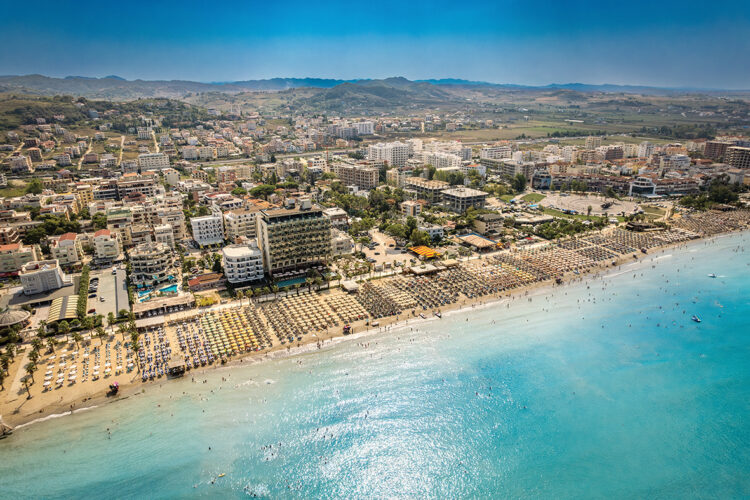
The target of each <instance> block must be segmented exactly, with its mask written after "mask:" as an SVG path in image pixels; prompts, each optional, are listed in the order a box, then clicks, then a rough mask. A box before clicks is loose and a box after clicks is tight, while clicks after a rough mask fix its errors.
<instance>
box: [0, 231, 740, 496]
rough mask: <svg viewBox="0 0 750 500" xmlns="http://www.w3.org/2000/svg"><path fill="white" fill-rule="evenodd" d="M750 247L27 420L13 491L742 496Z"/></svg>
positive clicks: (679, 256)
mask: <svg viewBox="0 0 750 500" xmlns="http://www.w3.org/2000/svg"><path fill="white" fill-rule="evenodd" d="M749 243H750V235H748V234H743V235H734V236H731V237H724V238H719V239H717V240H714V241H711V242H708V243H706V242H697V243H693V244H691V245H689V247H688V248H687V249H672V250H667V251H666V252H665V253H663V254H658V255H655V256H654V257H649V260H648V261H646V262H644V263H639V264H635V265H628V266H623V267H622V268H621V269H620V270H618V271H613V272H612V274H611V275H609V276H606V277H604V278H599V279H593V278H592V279H589V280H588V281H584V282H582V283H575V284H571V285H566V286H563V287H557V288H555V289H554V290H553V291H552V293H551V294H545V295H536V296H533V297H532V298H531V301H530V302H529V300H528V299H527V298H520V299H516V300H515V301H513V302H512V303H511V304H496V305H492V306H489V307H484V308H477V309H476V310H473V311H471V312H470V313H467V312H466V311H460V312H457V313H453V314H449V315H446V316H445V317H444V318H443V319H442V320H432V321H428V322H421V323H414V324H413V325H409V326H407V327H406V328H405V329H401V330H399V331H394V332H392V333H388V334H379V335H374V336H368V337H363V338H359V339H356V340H354V341H351V342H342V343H340V344H338V345H336V346H335V347H331V348H329V349H325V350H323V351H320V352H313V353H309V354H303V355H299V356H294V357H291V358H286V359H280V360H274V361H270V362H267V363H261V364H254V365H241V366H237V367H232V368H230V369H221V370H211V371H209V372H207V373H205V374H195V377H196V383H193V382H191V377H190V376H188V377H186V378H185V379H183V380H180V381H170V382H168V383H164V384H163V385H162V386H161V387H160V386H159V385H158V384H157V385H150V386H147V387H146V390H145V393H143V394H139V395H137V396H133V397H131V398H129V399H127V400H125V401H121V402H117V403H114V404H111V405H105V406H102V407H100V408H96V409H94V410H90V411H86V412H80V413H76V414H74V415H72V416H66V417H62V418H57V419H53V420H48V421H45V422H41V423H38V424H34V425H31V426H28V427H26V428H23V429H20V430H18V431H17V432H16V433H15V434H14V435H13V436H12V437H11V438H9V439H6V440H4V441H2V442H0V457H1V461H2V470H3V474H2V475H0V492H2V493H1V495H2V496H3V497H5V498H13V497H21V498H31V497H33V498H39V497H47V498H50V497H76V498H79V497H82V496H86V497H108V498H112V497H116V498H173V497H186V496H187V497H190V496H203V497H244V496H248V495H249V496H252V495H257V496H264V497H271V498H281V497H285V498H286V497H297V498H357V497H364V498H371V497H377V498H385V497H388V498H394V497H397V498H407V497H408V498H414V497H420V498H425V497H427V498H462V497H488V496H495V497H502V498H507V497H545V498H549V497H555V498H601V497H603V496H608V497H611V498H633V497H641V498H642V497H680V498H685V497H693V498H697V497H711V498H717V497H718V498H730V497H731V498H737V497H747V496H748V495H750V479H749V475H748V470H750V451H749V450H750V446H749V445H750V424H749V423H748V415H750V403H749V401H750V368H749V367H750V362H749V361H750V338H749V336H750V316H749V315H748V312H750V293H748V292H750V246H749V245H748V244H749ZM746 247H747V248H748V250H747V251H746V252H743V251H742V250H744V249H745V248H746ZM652 259H653V260H652ZM652 266H654V268H652ZM709 273H716V274H717V275H719V277H718V278H716V279H711V278H709V277H708V276H707V274H709ZM634 275H635V276H634ZM693 314H696V315H698V316H699V317H700V318H701V319H702V322H701V323H700V324H697V323H695V322H693V321H691V320H690V317H691V316H692V315H693ZM467 317H468V318H469V321H466V319H467ZM413 327H414V328H417V329H418V331H411V328H413ZM361 344H369V345H368V346H367V347H365V346H363V345H361ZM222 378H225V379H226V380H225V381H223V380H222ZM203 380H206V381H207V382H206V383H203ZM107 429H109V431H110V432H111V435H110V432H108V430H107ZM221 473H225V474H226V475H225V476H224V477H221V478H218V475H219V474H221Z"/></svg>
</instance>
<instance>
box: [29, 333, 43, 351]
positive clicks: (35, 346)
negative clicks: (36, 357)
mask: <svg viewBox="0 0 750 500" xmlns="http://www.w3.org/2000/svg"><path fill="white" fill-rule="evenodd" d="M31 347H32V348H33V349H34V350H35V351H37V352H38V351H39V350H40V349H41V348H42V347H44V342H42V339H40V338H39V337H36V338H34V340H32V341H31Z"/></svg>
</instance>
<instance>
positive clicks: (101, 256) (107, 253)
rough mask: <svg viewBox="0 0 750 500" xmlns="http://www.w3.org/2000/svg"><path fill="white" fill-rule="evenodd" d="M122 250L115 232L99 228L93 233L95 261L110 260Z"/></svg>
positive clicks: (116, 256) (115, 257)
mask: <svg viewBox="0 0 750 500" xmlns="http://www.w3.org/2000/svg"><path fill="white" fill-rule="evenodd" d="M121 252H122V243H121V242H120V238H119V236H118V234H117V233H116V232H112V231H110V230H109V229H100V230H98V231H97V232H95V233H94V256H95V257H96V260H97V261H100V262H111V261H113V260H116V259H117V258H118V257H119V256H120V253H121Z"/></svg>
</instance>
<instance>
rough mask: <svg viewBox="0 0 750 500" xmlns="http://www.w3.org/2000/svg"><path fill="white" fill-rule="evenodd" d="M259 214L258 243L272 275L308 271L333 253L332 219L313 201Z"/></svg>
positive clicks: (266, 266)
mask: <svg viewBox="0 0 750 500" xmlns="http://www.w3.org/2000/svg"><path fill="white" fill-rule="evenodd" d="M258 217H259V218H258V246H259V247H260V249H261V251H262V252H263V265H264V266H265V269H266V272H267V273H268V274H270V275H271V276H274V277H277V276H280V275H284V274H286V275H296V274H301V273H304V272H305V271H306V270H307V269H309V268H311V267H314V266H317V265H321V264H323V263H324V262H325V261H326V259H327V258H328V256H329V255H330V252H331V221H330V220H329V219H328V217H326V216H325V215H323V211H322V210H321V209H320V208H317V207H312V206H311V204H310V202H309V200H304V201H302V202H301V203H300V204H299V206H298V207H295V208H276V209H267V210H261V212H260V214H259V216H258Z"/></svg>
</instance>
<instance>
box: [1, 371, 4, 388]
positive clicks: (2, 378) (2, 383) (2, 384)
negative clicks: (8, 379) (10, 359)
mask: <svg viewBox="0 0 750 500" xmlns="http://www.w3.org/2000/svg"><path fill="white" fill-rule="evenodd" d="M3 389H5V372H0V390H3Z"/></svg>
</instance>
